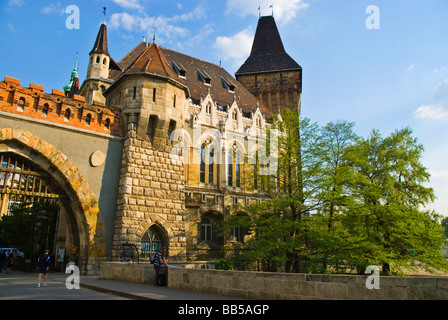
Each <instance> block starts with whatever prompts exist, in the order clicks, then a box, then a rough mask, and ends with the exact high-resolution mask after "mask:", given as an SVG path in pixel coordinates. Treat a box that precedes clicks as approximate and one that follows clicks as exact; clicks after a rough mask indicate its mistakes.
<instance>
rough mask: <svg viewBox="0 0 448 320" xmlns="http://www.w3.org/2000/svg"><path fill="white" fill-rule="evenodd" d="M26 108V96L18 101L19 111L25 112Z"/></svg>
mask: <svg viewBox="0 0 448 320" xmlns="http://www.w3.org/2000/svg"><path fill="white" fill-rule="evenodd" d="M24 110H25V98H20V99H19V101H18V102H17V111H19V112H23V111H24Z"/></svg>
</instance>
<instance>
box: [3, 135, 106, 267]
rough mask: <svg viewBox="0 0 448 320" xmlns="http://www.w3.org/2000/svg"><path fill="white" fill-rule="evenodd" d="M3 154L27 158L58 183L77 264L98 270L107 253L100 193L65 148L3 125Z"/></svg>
mask: <svg viewBox="0 0 448 320" xmlns="http://www.w3.org/2000/svg"><path fill="white" fill-rule="evenodd" d="M0 154H16V155H18V156H20V157H23V158H25V159H27V160H28V162H30V163H33V164H35V165H37V166H38V167H39V168H41V169H42V170H44V171H45V173H47V174H48V175H49V176H50V177H51V178H52V179H53V181H55V182H56V183H57V187H58V189H59V193H60V194H63V195H64V196H63V197H62V198H61V203H62V205H63V206H64V209H65V210H66V212H67V215H68V225H69V228H70V232H71V234H72V237H73V238H72V241H73V244H74V245H75V246H76V247H77V250H78V252H77V255H76V257H77V259H78V261H77V264H78V266H79V267H80V268H81V271H82V272H83V273H87V272H89V271H91V270H95V269H96V268H97V265H98V263H99V261H101V260H103V259H104V258H105V256H106V242H105V228H104V223H103V221H102V218H101V214H100V210H99V206H98V200H97V197H96V195H95V194H94V192H93V191H92V189H91V187H90V185H89V183H88V182H87V180H86V178H85V177H84V176H83V175H82V173H81V172H80V171H79V169H78V168H77V167H76V166H75V165H73V163H72V162H71V161H70V159H68V157H67V156H66V155H65V154H64V153H63V152H61V151H60V150H58V149H57V148H55V147H54V146H53V145H51V144H50V143H48V142H46V141H44V140H43V139H41V138H40V137H38V136H37V135H34V134H32V133H30V132H28V131H25V130H23V129H17V128H2V129H0Z"/></svg>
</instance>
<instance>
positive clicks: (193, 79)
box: [109, 42, 271, 118]
mask: <svg viewBox="0 0 448 320" xmlns="http://www.w3.org/2000/svg"><path fill="white" fill-rule="evenodd" d="M118 65H119V66H120V68H121V70H124V71H123V72H113V73H110V74H109V76H110V78H111V79H112V80H117V79H118V78H119V77H120V76H121V75H123V74H125V73H130V72H148V73H152V74H156V75H161V76H164V77H169V78H171V79H174V80H176V81H177V82H179V83H182V84H184V85H186V86H187V87H188V89H189V92H190V98H191V99H192V100H193V102H194V103H196V104H198V103H199V101H200V100H201V99H202V98H204V97H206V95H207V94H208V93H209V92H210V95H211V97H212V99H213V100H214V101H215V102H216V103H217V104H218V105H220V106H222V107H223V109H225V108H226V107H227V106H230V105H231V104H232V103H233V101H234V100H235V99H236V102H237V104H238V106H239V107H240V108H241V109H242V111H243V112H244V115H245V116H246V117H250V114H251V112H255V109H256V107H257V105H258V106H259V108H260V110H261V111H262V113H263V114H264V115H265V116H266V117H268V118H271V114H270V113H269V111H268V109H267V108H265V107H264V105H263V104H262V103H261V102H259V101H258V99H257V98H256V97H255V96H253V95H252V94H251V93H250V92H249V91H248V90H247V89H246V88H245V87H244V86H243V85H242V84H241V83H239V82H238V81H237V80H236V79H235V78H234V77H233V76H231V75H230V74H229V73H228V72H227V71H226V70H225V69H223V68H222V67H220V66H218V65H215V64H213V63H210V62H206V61H203V60H201V59H198V58H194V57H191V56H188V55H186V54H183V53H179V52H176V51H173V50H170V49H166V48H163V47H159V46H158V45H156V44H154V43H153V44H149V43H147V42H141V43H139V44H138V45H137V46H136V47H135V48H134V49H132V51H131V52H129V53H128V54H127V55H126V56H125V57H124V58H123V59H121V60H120V61H119V62H118Z"/></svg>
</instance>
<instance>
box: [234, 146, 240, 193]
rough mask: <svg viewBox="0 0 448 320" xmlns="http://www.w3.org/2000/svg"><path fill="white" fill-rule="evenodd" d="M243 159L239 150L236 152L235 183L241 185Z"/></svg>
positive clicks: (237, 185)
mask: <svg viewBox="0 0 448 320" xmlns="http://www.w3.org/2000/svg"><path fill="white" fill-rule="evenodd" d="M241 160H242V156H241V154H240V152H239V151H236V152H235V185H236V187H238V188H239V187H241Z"/></svg>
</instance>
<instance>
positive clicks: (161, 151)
mask: <svg viewBox="0 0 448 320" xmlns="http://www.w3.org/2000/svg"><path fill="white" fill-rule="evenodd" d="M119 64H120V66H121V68H122V70H123V72H122V73H121V75H119V77H118V79H117V80H116V81H115V82H114V83H113V84H112V85H111V86H110V87H109V88H108V89H107V90H106V92H105V96H106V99H107V105H108V106H109V105H111V106H112V105H113V106H118V107H119V108H121V109H122V114H123V116H124V121H125V123H126V128H127V136H126V139H125V141H124V145H123V154H122V163H121V173H120V184H119V190H118V200H117V212H116V218H115V230H114V240H113V251H112V255H113V256H114V257H118V255H119V253H120V244H123V243H126V242H131V243H137V244H140V243H142V242H144V241H145V239H152V237H156V238H158V241H159V244H160V245H165V246H166V247H167V248H168V251H169V256H170V259H172V260H184V259H185V256H186V216H185V194H184V187H185V174H184V166H183V164H182V163H180V162H178V163H177V162H174V161H171V159H170V153H171V149H172V145H173V143H172V142H171V141H170V134H171V132H172V131H174V130H175V129H180V128H182V127H183V122H184V118H185V114H184V113H185V102H186V100H187V99H188V98H189V90H188V88H187V86H186V85H185V84H184V82H183V80H182V79H180V77H179V76H178V75H177V74H176V73H175V72H174V71H173V69H172V68H171V67H170V65H169V64H168V61H167V60H166V58H165V56H164V55H163V53H162V51H161V49H160V47H159V46H157V45H156V44H155V43H152V44H150V43H146V42H142V43H141V44H139V45H138V46H137V47H136V48H134V50H132V51H131V52H130V53H129V54H128V55H127V56H126V57H125V58H123V60H121V61H120V62H119ZM148 241H149V242H148V245H149V243H150V245H151V246H152V245H153V241H152V240H148ZM143 247H144V245H143V244H142V249H141V250H142V253H143V254H144V255H145V254H147V252H146V251H145V250H146V249H145V248H143ZM153 249H154V247H153ZM152 252H153V251H152Z"/></svg>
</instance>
